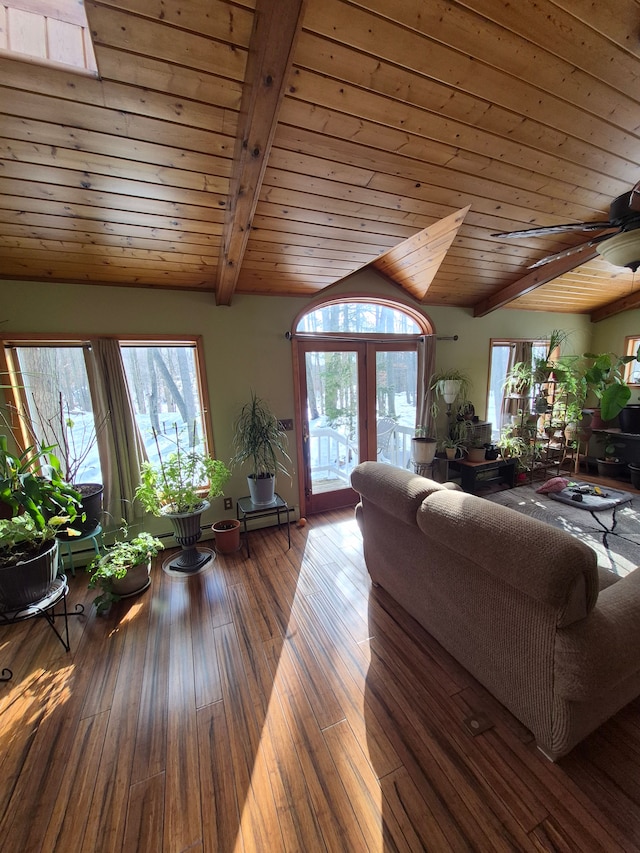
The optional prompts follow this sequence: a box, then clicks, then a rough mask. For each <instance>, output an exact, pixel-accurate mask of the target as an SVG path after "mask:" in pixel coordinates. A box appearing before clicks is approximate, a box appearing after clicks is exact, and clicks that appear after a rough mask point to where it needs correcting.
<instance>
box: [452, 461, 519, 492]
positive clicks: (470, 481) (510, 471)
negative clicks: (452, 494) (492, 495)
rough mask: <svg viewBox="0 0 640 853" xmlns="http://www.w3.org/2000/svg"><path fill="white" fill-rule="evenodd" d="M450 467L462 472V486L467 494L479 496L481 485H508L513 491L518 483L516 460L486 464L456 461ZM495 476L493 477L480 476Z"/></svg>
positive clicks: (487, 462)
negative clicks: (478, 491) (478, 490)
mask: <svg viewBox="0 0 640 853" xmlns="http://www.w3.org/2000/svg"><path fill="white" fill-rule="evenodd" d="M449 465H450V466H451V467H452V468H453V469H454V470H457V471H460V485H461V486H462V488H463V489H464V491H465V492H470V493H471V494H473V495H475V494H477V489H478V486H479V484H484V483H506V484H507V486H508V487H509V488H510V489H512V488H513V487H514V485H515V482H516V460H515V459H490V460H485V461H484V462H469V461H468V460H467V459H454V460H452V461H451V462H449ZM481 474H482V475H484V474H493V476H491V477H484V476H482V477H481V478H480V479H478V476H479V475H481Z"/></svg>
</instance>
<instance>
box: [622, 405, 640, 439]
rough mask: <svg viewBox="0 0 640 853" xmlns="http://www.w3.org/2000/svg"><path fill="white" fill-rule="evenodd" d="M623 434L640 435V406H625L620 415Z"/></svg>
mask: <svg viewBox="0 0 640 853" xmlns="http://www.w3.org/2000/svg"><path fill="white" fill-rule="evenodd" d="M618 422H619V424H620V429H621V431H622V432H631V433H640V404H636V403H633V404H632V405H630V406H625V407H624V409H622V411H621V412H620V414H619V415H618Z"/></svg>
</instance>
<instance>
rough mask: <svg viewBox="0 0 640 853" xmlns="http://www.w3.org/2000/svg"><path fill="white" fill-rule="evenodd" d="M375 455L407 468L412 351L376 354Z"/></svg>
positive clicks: (411, 412) (413, 388) (412, 398)
mask: <svg viewBox="0 0 640 853" xmlns="http://www.w3.org/2000/svg"><path fill="white" fill-rule="evenodd" d="M375 355H376V359H375V363H376V376H375V394H376V456H375V458H376V459H377V460H378V462H386V463H388V464H390V465H396V466H397V467H398V468H408V467H409V463H410V459H411V439H412V437H413V435H414V432H415V425H416V388H417V366H418V356H417V353H416V352H415V350H413V351H411V350H406V349H405V350H400V351H399V350H383V351H380V350H378V351H377V352H376V354H375Z"/></svg>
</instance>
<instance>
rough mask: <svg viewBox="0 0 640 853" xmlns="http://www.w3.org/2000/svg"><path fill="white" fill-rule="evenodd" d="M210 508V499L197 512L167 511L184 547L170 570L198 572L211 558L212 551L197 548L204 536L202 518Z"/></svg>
mask: <svg viewBox="0 0 640 853" xmlns="http://www.w3.org/2000/svg"><path fill="white" fill-rule="evenodd" d="M208 509H209V501H203V502H202V506H200V507H199V508H198V509H197V510H196V511H195V512H176V513H167V518H170V519H171V523H172V524H173V535H174V536H175V537H176V540H177V542H178V544H179V545H180V547H181V548H182V552H181V553H180V554H179V555H178V556H177V557H176V558H175V559H173V560H171V561H170V562H169V564H168V566H167V568H169V569H170V570H172V571H174V572H184V573H185V574H189V573H193V572H197V571H199V570H200V569H201V568H202V567H203V566H204V564H205V563H207V562H208V561H209V560H210V559H211V552H210V551H206V552H203V551H198V549H197V548H196V542H198V541H199V539H200V537H201V536H202V530H201V529H200V518H201V516H202V513H203V512H205V511H206V510H208Z"/></svg>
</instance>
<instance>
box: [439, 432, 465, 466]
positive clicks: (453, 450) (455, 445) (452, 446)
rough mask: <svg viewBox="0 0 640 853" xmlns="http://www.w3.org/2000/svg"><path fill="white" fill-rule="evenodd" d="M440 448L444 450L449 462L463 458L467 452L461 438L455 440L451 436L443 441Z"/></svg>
mask: <svg viewBox="0 0 640 853" xmlns="http://www.w3.org/2000/svg"><path fill="white" fill-rule="evenodd" d="M440 446H441V447H442V449H443V450H444V453H445V456H446V457H447V459H449V460H451V459H456V458H457V457H461V456H463V455H464V453H465V451H466V447H465V446H464V444H463V443H462V440H461V439H459V438H454V437H452V436H450V435H448V436H447V437H446V438H443V439H442V441H441V442H440Z"/></svg>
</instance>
